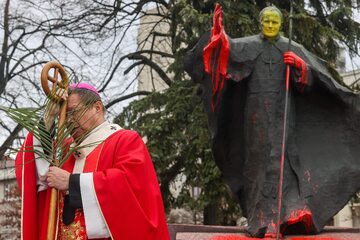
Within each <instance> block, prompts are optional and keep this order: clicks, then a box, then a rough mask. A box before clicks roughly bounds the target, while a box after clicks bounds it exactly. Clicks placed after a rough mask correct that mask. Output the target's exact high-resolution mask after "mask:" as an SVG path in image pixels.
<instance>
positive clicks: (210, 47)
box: [185, 5, 360, 237]
mask: <svg viewBox="0 0 360 240" xmlns="http://www.w3.org/2000/svg"><path fill="white" fill-rule="evenodd" d="M259 19H260V23H261V29H262V33H260V34H259V35H255V36H249V37H243V38H236V39H232V38H230V37H228V36H227V35H226V33H225V31H224V27H223V24H222V11H221V8H220V6H219V5H217V6H216V9H215V12H214V19H213V28H212V30H211V32H210V33H206V34H205V35H203V36H202V37H201V38H200V40H199V41H198V43H197V44H196V46H195V47H194V48H193V49H192V50H190V51H189V52H188V54H187V56H186V59H185V69H186V71H187V72H188V73H189V75H190V76H191V78H192V79H193V80H194V81H195V82H196V83H199V84H200V87H201V89H202V99H203V102H204V105H205V111H206V113H207V115H208V123H209V130H210V135H211V140H212V150H213V155H214V158H215V161H216V163H217V165H218V166H219V168H220V170H221V172H222V175H223V178H224V181H225V182H226V183H227V184H228V185H229V187H230V188H231V190H232V191H233V193H234V194H235V195H236V197H237V198H238V200H239V203H240V206H241V208H242V213H243V215H244V216H245V217H246V218H247V220H248V232H249V234H250V235H251V236H253V237H274V236H275V234H276V226H275V225H276V222H277V213H278V191H279V187H278V186H279V177H280V158H281V152H282V151H281V147H282V133H283V130H284V124H283V119H284V111H285V108H284V105H285V95H286V87H285V71H286V65H289V66H290V69H291V72H290V87H289V89H288V91H289V92H288V94H289V97H288V104H289V105H288V115H287V122H286V128H287V134H286V149H285V151H284V154H283V155H284V166H283V187H282V204H281V211H280V213H281V216H280V224H279V226H280V227H279V228H280V232H281V234H282V235H286V234H314V233H318V232H320V231H321V230H322V229H323V228H324V226H325V225H326V224H327V223H328V222H329V220H331V218H332V217H333V216H334V215H335V214H336V213H337V212H338V211H339V210H341V209H342V208H343V207H344V205H345V204H346V203H347V202H348V201H349V199H350V198H351V197H352V196H353V195H354V194H355V193H356V192H357V191H358V190H359V189H360V188H359V187H360V147H359V146H360V96H359V94H357V93H354V92H353V91H351V90H350V89H348V88H347V87H344V86H342V85H340V84H339V83H338V82H337V81H336V80H335V77H333V75H332V74H330V72H329V70H328V68H327V67H326V66H327V65H326V63H325V62H324V61H323V60H321V59H319V58H318V57H316V56H314V55H313V54H311V53H310V52H308V51H307V50H306V49H304V48H303V47H302V46H301V45H299V44H297V43H295V42H293V43H292V46H291V51H288V43H289V40H288V39H287V38H285V37H282V36H280V35H279V29H280V27H281V23H282V14H281V12H280V11H279V9H277V8H276V7H274V6H270V7H267V8H265V9H263V10H262V11H261V13H260V18H259Z"/></svg>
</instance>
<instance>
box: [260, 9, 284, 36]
mask: <svg viewBox="0 0 360 240" xmlns="http://www.w3.org/2000/svg"><path fill="white" fill-rule="evenodd" d="M280 27H281V16H280V15H279V13H278V12H276V11H273V10H266V11H265V12H264V13H263V15H262V18H261V29H262V33H263V34H264V36H265V37H266V38H267V39H269V40H272V39H274V38H276V37H277V35H278V34H279V31H280Z"/></svg>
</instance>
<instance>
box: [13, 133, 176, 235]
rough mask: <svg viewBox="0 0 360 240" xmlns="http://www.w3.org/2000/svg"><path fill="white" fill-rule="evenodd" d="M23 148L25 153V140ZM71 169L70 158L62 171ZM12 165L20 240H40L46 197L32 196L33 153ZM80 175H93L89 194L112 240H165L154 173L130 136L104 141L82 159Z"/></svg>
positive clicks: (137, 140)
mask: <svg viewBox="0 0 360 240" xmlns="http://www.w3.org/2000/svg"><path fill="white" fill-rule="evenodd" d="M24 146H26V148H31V146H32V136H31V134H29V135H28V137H27V138H26V141H25V144H24ZM23 149H24V147H23ZM23 149H22V150H23ZM24 163H25V164H24ZM74 163H75V158H74V157H71V158H70V159H69V160H68V161H67V162H66V163H65V165H64V167H63V168H64V169H65V170H67V171H69V172H72V169H73V167H74ZM16 164H17V166H18V167H17V168H16V169H17V171H16V175H17V179H18V183H19V186H20V190H21V192H22V199H23V203H22V205H23V210H22V239H25V240H33V239H45V238H46V237H45V236H46V229H47V214H48V199H47V198H48V197H49V196H48V192H49V191H48V190H47V191H42V192H39V193H37V188H36V172H35V162H34V154H33V152H31V151H30V152H29V151H20V152H19V154H18V156H17V158H16ZM83 172H93V181H94V191H95V194H96V197H97V201H98V203H99V206H100V211H101V213H102V215H103V217H104V220H105V224H106V226H107V228H108V231H109V232H110V235H111V237H112V239H115V240H117V239H119V240H137V239H139V240H168V239H170V238H169V233H168V229H167V225H166V221H165V214H164V208H163V202H162V198H161V193H160V189H159V184H158V181H157V177H156V174H155V170H154V167H153V164H152V161H151V158H150V155H149V153H148V151H147V148H146V146H145V144H144V142H143V141H142V139H141V137H140V136H139V135H138V134H137V133H136V132H133V131H129V130H119V131H117V132H115V133H113V134H112V135H110V136H109V137H108V138H107V139H106V140H105V141H104V142H103V143H101V144H99V145H98V146H97V147H96V148H95V149H94V150H93V151H92V152H91V153H90V154H89V155H88V156H87V158H86V161H85V166H84V171H83Z"/></svg>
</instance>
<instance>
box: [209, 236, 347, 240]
mask: <svg viewBox="0 0 360 240" xmlns="http://www.w3.org/2000/svg"><path fill="white" fill-rule="evenodd" d="M274 239H276V238H252V237H244V236H235V235H226V236H224V235H219V236H213V237H212V238H211V239H210V240H274ZM281 239H283V238H281ZM285 239H286V240H340V239H341V238H334V237H321V236H302V237H291V236H287V237H286V238H285Z"/></svg>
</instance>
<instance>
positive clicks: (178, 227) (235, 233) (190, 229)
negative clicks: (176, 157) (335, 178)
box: [169, 224, 360, 240]
mask: <svg viewBox="0 0 360 240" xmlns="http://www.w3.org/2000/svg"><path fill="white" fill-rule="evenodd" d="M169 232H170V238H171V240H256V239H259V238H250V237H249V236H248V235H247V234H246V231H245V228H244V227H223V226H203V225H184V224H169ZM262 239H270V238H262ZM271 239H273V238H271ZM282 239H284V240H360V229H359V228H337V227H325V229H324V231H323V232H322V233H320V234H317V235H291V236H285V237H283V238H282Z"/></svg>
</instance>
